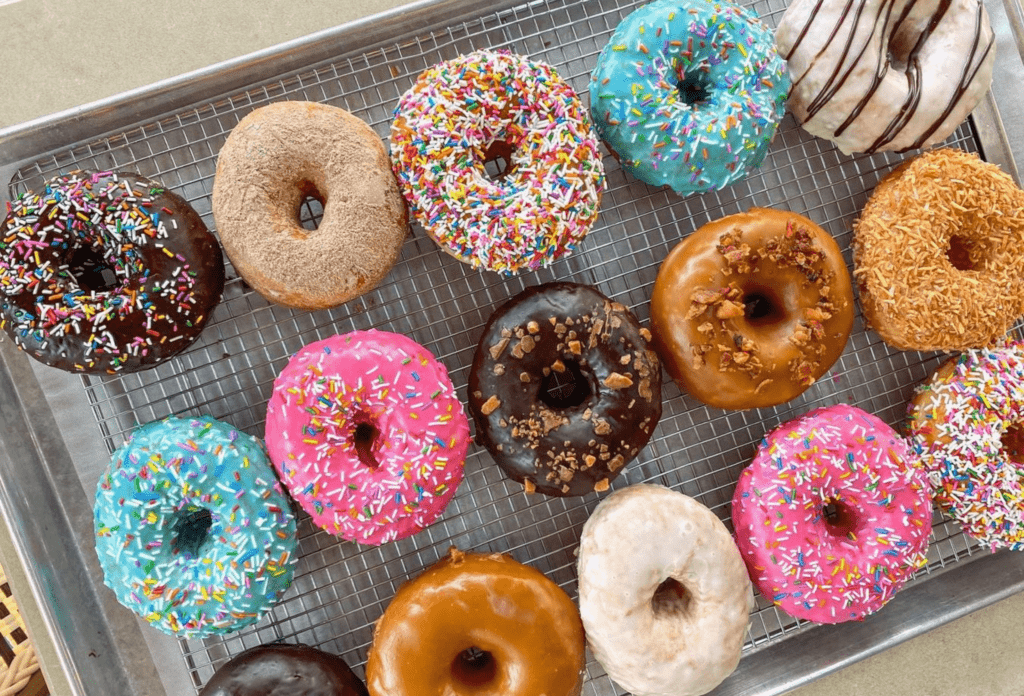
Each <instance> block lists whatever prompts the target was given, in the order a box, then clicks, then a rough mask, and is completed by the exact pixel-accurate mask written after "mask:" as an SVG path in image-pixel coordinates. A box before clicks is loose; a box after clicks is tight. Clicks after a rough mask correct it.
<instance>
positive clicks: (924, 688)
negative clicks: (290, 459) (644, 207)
mask: <svg viewBox="0 0 1024 696" xmlns="http://www.w3.org/2000/svg"><path fill="white" fill-rule="evenodd" d="M404 4H409V1H408V0H321V1H320V2H314V3H284V2H278V1H275V0H249V1H248V2H242V1H241V0H218V1H217V2H202V1H201V0H177V1H176V2H167V1H161V2H150V3H146V4H145V11H144V9H143V6H142V5H140V4H128V5H122V4H117V5H114V4H111V5H102V6H100V5H98V4H97V3H87V2H74V1H73V0H13V1H12V0H0V57H2V59H3V62H4V64H5V70H4V75H3V77H2V78H0V86H2V89H0V128H3V127H7V126H13V125H16V124H20V123H23V122H25V121H29V120H32V119H36V118H40V117H43V116H46V115H48V114H51V113H55V112H58V111H64V110H67V109H74V108H75V107H78V106H80V105H83V104H87V103H89V102H92V101H95V100H98V99H102V98H105V97H109V96H112V95H115V94H119V93H121V92H124V91H127V90H131V89H135V88H139V87H144V86H146V85H149V84H151V83H154V82H157V81H160V80H164V79H167V78H171V77H175V76H177V75H181V74H183V73H187V72H190V71H192V70H197V69H200V68H203V67H206V66H208V65H211V64H213V63H216V62H220V61H223V60H228V59H231V58H235V57H237V56H241V55H245V54H247V53H250V52H252V51H256V50H259V49H263V48H267V47H270V46H273V45H276V44H278V43H281V42H284V41H288V40H290V39H295V38H298V37H301V36H305V35H307V34H310V33H313V32H316V31H319V30H321V29H324V28H327V27H331V26H334V25H337V24H341V23H344V22H346V21H349V20H352V19H356V18H359V17H362V16H366V15H369V14H372V13H375V12H378V11H382V10H385V9H389V8H392V7H398V6H401V5H404ZM3 158H4V153H2V152H0V164H2V163H3ZM5 536H6V535H0V537H5ZM0 541H2V543H0V557H2V561H3V565H4V567H5V568H8V569H9V572H8V574H9V575H10V576H11V579H12V584H13V585H14V589H15V592H19V589H18V588H19V586H21V587H24V586H23V585H22V583H23V582H24V581H23V580H21V579H19V577H18V571H17V568H16V567H15V568H13V570H12V566H16V565H17V559H16V558H15V557H14V555H13V550H12V548H11V547H10V543H9V541H8V540H7V539H2V538H0ZM26 593H27V591H24V590H23V591H21V594H19V602H20V603H22V606H26V605H28V604H30V603H29V602H27V601H26V600H25V599H23V597H24V596H25V594H26ZM31 615H32V608H31V606H29V607H28V608H27V609H26V618H27V620H29V622H30V625H31V624H32V623H33V619H32V616H31ZM36 625H37V626H38V625H39V624H38V623H37V622H36ZM1022 625H1024V594H1021V595H1017V596H1015V597H1011V598H1009V599H1006V600H1003V601H1002V602H999V603H997V604H995V605H993V606H991V607H989V608H986V609H983V610H981V611H978V612H976V613H974V614H971V615H969V616H967V617H965V618H962V619H959V620H957V621H955V622H953V623H951V624H948V625H946V626H944V627H942V628H939V629H936V630H934V631H932V632H930V633H928V634H925V635H924V636H921V637H918V638H915V639H912V640H910V641H908V642H905V643H903V644H901V645H899V646H897V647H896V648H893V649H891V650H888V651H887V652H884V653H882V654H880V655H877V656H875V657H872V658H869V659H867V660H865V661H863V662H860V663H857V664H855V665H853V666H851V667H848V668H846V669H844V670H842V671H840V672H837V673H835V674H834V675H832V676H829V677H826V678H824V679H821V680H819V681H818V682H816V683H814V684H811V685H809V686H806V687H803V688H801V689H799V690H797V691H796V692H794V693H796V694H798V695H799V696H826V695H827V696H845V695H847V694H850V695H853V694H872V695H873V696H890V695H892V696H895V695H897V694H899V695H900V696H913V695H916V694H922V695H924V694H927V695H928V696H946V695H949V696H953V695H960V694H977V695H979V696H988V695H991V696H1021V694H1024V648H1022V647H1021V642H1020V636H1021V626H1022ZM39 633H40V630H39V629H38V628H37V629H36V631H35V634H36V635H35V637H36V638H37V642H39V643H41V645H40V652H41V655H42V658H43V661H44V664H46V662H47V654H48V653H47V648H46V645H45V636H41V635H39ZM54 672H55V669H54V666H53V661H52V659H51V660H50V664H49V666H48V667H47V676H48V678H49V680H50V683H51V685H52V687H53V690H54V693H56V694H62V693H67V690H66V688H67V687H66V685H64V684H62V683H61V679H60V677H59V675H58V674H55V673H54Z"/></svg>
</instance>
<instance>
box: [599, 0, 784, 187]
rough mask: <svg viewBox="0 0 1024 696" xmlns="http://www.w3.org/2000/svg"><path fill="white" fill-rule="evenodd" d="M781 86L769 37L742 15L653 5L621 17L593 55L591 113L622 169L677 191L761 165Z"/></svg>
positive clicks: (733, 177) (696, 1) (717, 183)
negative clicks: (607, 39) (595, 65)
mask: <svg viewBox="0 0 1024 696" xmlns="http://www.w3.org/2000/svg"><path fill="white" fill-rule="evenodd" d="M680 85H686V86H687V89H688V91H689V92H690V94H691V97H690V99H689V101H691V102H695V103H694V104H693V105H691V104H690V103H688V102H687V99H686V98H684V96H683V92H682V90H681V88H680ZM790 86H791V82H790V79H789V74H788V72H787V70H786V63H785V61H784V60H783V59H782V58H780V57H779V55H778V52H777V50H776V48H775V39H774V36H773V35H772V33H771V31H769V30H768V29H767V28H766V27H765V26H764V25H763V24H761V22H760V21H759V20H758V19H757V18H756V16H755V15H754V14H753V12H751V11H750V10H745V9H742V8H740V7H737V6H736V5H733V4H731V3H729V2H712V1H711V0H656V2H652V3H651V4H650V5H646V6H645V7H642V8H640V9H639V10H636V11H635V12H633V13H632V14H630V15H629V16H628V17H626V18H625V19H624V20H623V21H622V22H621V23H620V24H619V26H618V27H617V28H616V29H615V33H614V34H613V35H612V37H611V39H610V40H609V42H608V45H606V46H605V47H604V49H603V50H602V51H601V55H600V56H599V57H598V60H597V67H596V68H595V69H594V72H593V74H592V75H591V78H590V100H591V102H590V113H591V116H592V118H593V120H594V123H595V125H596V127H597V131H598V133H599V134H600V136H601V138H602V139H603V140H604V141H605V142H606V143H607V144H608V146H609V147H610V148H611V149H612V150H613V151H614V152H615V153H616V155H617V156H618V157H619V161H620V163H621V165H622V167H623V168H624V169H625V170H626V171H628V172H630V173H631V174H632V175H633V176H635V177H636V178H638V179H640V180H641V181H645V182H647V183H649V184H653V185H657V186H661V185H667V186H670V187H672V188H673V189H674V190H675V191H676V192H678V193H680V194H683V195H685V194H688V193H694V192H703V191H708V190H717V189H721V188H723V187H725V186H727V185H729V184H732V183H733V182H735V181H738V180H739V179H742V178H743V177H745V176H746V175H747V174H748V173H749V172H750V170H752V169H754V168H756V167H758V166H760V164H761V162H762V161H763V160H764V157H765V155H766V154H767V152H768V146H769V144H770V143H771V140H772V138H773V137H774V135H775V131H776V129H777V128H778V125H779V122H780V121H781V120H782V117H783V116H784V115H785V110H786V96H787V93H788V92H789V88H790Z"/></svg>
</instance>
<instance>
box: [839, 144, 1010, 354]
mask: <svg viewBox="0 0 1024 696" xmlns="http://www.w3.org/2000/svg"><path fill="white" fill-rule="evenodd" d="M1022 249H1024V191H1021V190H1020V189H1019V188H1017V186H1016V185H1015V184H1014V183H1013V180H1012V179H1011V178H1010V177H1009V176H1008V175H1007V174H1005V173H1003V172H1002V171H1000V170H999V168H998V167H996V166H994V165H991V164H987V163H985V162H982V161H981V160H980V159H978V157H977V156H976V155H973V154H968V153H965V152H961V151H959V150H952V149H945V150H934V151H932V152H926V153H924V154H922V155H919V156H918V157H915V158H914V159H912V160H910V161H908V162H905V163H903V164H902V165H900V166H899V167H897V168H896V169H895V170H893V171H892V172H891V173H890V174H889V175H888V176H886V177H885V178H884V179H882V181H881V183H879V184H878V186H877V187H876V188H875V191H874V193H873V194H872V195H871V198H870V200H868V203H867V205H866V206H864V210H863V212H862V213H861V216H860V219H859V220H858V221H857V222H856V223H855V225H854V239H853V260H854V265H855V267H856V268H855V270H854V278H855V279H856V281H857V285H858V288H859V290H860V300H861V305H862V308H863V310H864V318H865V319H866V320H867V322H868V324H870V326H871V327H872V328H873V329H875V331H877V332H878V333H879V334H880V335H881V337H882V338H883V339H884V340H885V341H886V342H887V343H889V344H891V345H892V346H894V347H896V348H899V349H901V350H966V349H968V348H981V347H985V346H989V345H992V344H993V343H995V342H996V341H997V340H998V339H999V338H1000V337H1002V336H1003V335H1004V334H1005V333H1006V331H1007V329H1009V328H1010V326H1011V325H1012V324H1013V322H1014V321H1015V320H1016V319H1017V317H1019V316H1020V315H1021V313H1022V312H1024V252H1022Z"/></svg>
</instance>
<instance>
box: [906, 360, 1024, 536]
mask: <svg viewBox="0 0 1024 696" xmlns="http://www.w3.org/2000/svg"><path fill="white" fill-rule="evenodd" d="M1022 351H1024V349H1022V346H1021V344H1020V343H1017V342H1014V343H1009V344H1007V345H1002V346H998V347H996V348H991V349H986V350H969V351H967V352H965V353H963V354H962V355H960V356H959V357H957V358H954V359H952V360H948V361H946V362H945V363H944V364H943V365H942V366H940V367H939V369H938V370H936V371H935V372H934V373H933V374H932V376H931V377H930V378H929V379H928V380H927V381H926V382H924V384H922V385H920V386H919V387H918V388H917V390H916V391H915V393H914V397H913V398H912V399H911V401H910V406H909V408H908V412H907V423H908V428H907V429H908V432H909V435H910V437H911V442H912V444H913V446H914V449H915V452H916V453H917V455H918V456H919V457H920V461H921V464H922V466H923V467H924V468H925V470H926V471H927V472H928V478H929V480H930V481H931V486H932V488H931V490H932V497H933V498H934V500H935V502H936V503H937V504H938V505H939V507H941V508H942V509H943V510H944V511H946V512H948V513H949V514H950V515H951V516H952V517H954V518H955V519H956V520H957V521H958V522H960V524H961V525H962V526H963V528H964V531H966V532H967V533H968V534H970V535H971V536H972V537H974V538H975V539H977V540H978V541H980V542H981V543H983V544H986V545H987V546H988V547H989V548H991V549H992V550H993V551H995V550H996V549H998V548H1000V547H1007V548H1010V549H1013V550H1018V551H1019V550H1024V459H1022V456H1021V455H1022V454H1024V440H1022V439H1021V436H1022V432H1024V431H1022V430H1021V424H1022V423H1024V352H1022Z"/></svg>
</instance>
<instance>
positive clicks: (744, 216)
mask: <svg viewBox="0 0 1024 696" xmlns="http://www.w3.org/2000/svg"><path fill="white" fill-rule="evenodd" d="M853 315H854V303H853V287H852V285H851V283H850V275H849V273H848V272H847V270H846V262H845V261H843V256H842V253H841V252H840V251H839V246H838V245H837V244H836V243H835V241H834V240H833V239H832V237H831V235H829V233H828V232H826V231H825V230H823V229H821V228H820V227H818V226H817V225H816V224H814V223H813V222H811V221H810V220H808V219H807V218H805V217H803V216H802V215H797V214H796V213H790V212H786V211H781V210H770V209H767V208H751V209H750V210H749V211H748V212H746V213H738V214H736V215H729V216H727V217H724V218H721V219H719V220H715V221H712V222H710V223H708V224H707V225H704V226H703V227H701V228H700V229H698V230H697V231H696V232H694V233H693V234H691V235H690V236H688V237H686V239H684V240H683V241H681V242H680V243H679V244H678V245H676V247H675V248H674V249H673V250H672V251H671V252H670V253H669V255H668V256H667V257H666V258H665V260H664V261H663V262H662V264H661V268H659V269H658V277H657V279H656V280H655V282H654V290H653V292H652V295H651V333H652V334H653V336H654V346H655V349H656V350H657V351H658V355H659V356H661V359H662V360H663V361H664V363H665V368H666V369H667V370H668V372H669V374H670V375H672V378H673V379H674V380H675V381H676V383H677V384H678V385H679V386H680V387H681V388H682V389H685V390H686V391H688V392H689V393H690V394H692V395H693V396H695V397H696V398H698V399H700V400H701V401H702V402H704V403H706V404H708V405H710V406H715V407H717V408H730V409H746V408H762V407H765V406H774V405H776V404H781V403H785V402H787V401H789V400H791V399H794V398H796V397H797V396H799V395H800V394H802V393H803V392H804V391H805V390H806V389H807V388H808V387H810V386H811V385H812V384H814V382H815V381H816V380H817V379H818V378H819V377H821V376H822V375H823V374H825V373H826V372H828V370H829V368H831V367H832V365H833V364H834V363H835V362H836V360H838V359H839V356H840V355H841V354H842V352H843V348H844V347H845V346H846V339H847V338H848V337H849V335H850V329H851V328H852V326H853Z"/></svg>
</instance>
